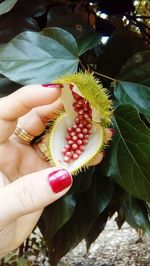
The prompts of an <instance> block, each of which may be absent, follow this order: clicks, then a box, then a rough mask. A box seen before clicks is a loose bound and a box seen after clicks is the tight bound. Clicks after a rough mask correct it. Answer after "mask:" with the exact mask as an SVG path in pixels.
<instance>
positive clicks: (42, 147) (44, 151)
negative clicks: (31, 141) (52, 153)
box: [36, 140, 49, 161]
mask: <svg viewBox="0 0 150 266" xmlns="http://www.w3.org/2000/svg"><path fill="white" fill-rule="evenodd" d="M36 145H37V147H38V148H39V150H40V152H41V153H42V154H43V155H44V157H45V159H46V160H47V161H49V151H48V148H47V146H46V145H45V143H43V142H42V140H40V141H39V142H38V143H37V144H36Z"/></svg>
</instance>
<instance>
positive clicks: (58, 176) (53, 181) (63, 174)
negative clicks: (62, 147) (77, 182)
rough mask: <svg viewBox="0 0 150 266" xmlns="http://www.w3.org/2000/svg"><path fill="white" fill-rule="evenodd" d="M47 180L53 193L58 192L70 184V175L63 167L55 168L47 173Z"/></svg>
mask: <svg viewBox="0 0 150 266" xmlns="http://www.w3.org/2000/svg"><path fill="white" fill-rule="evenodd" d="M48 182H49V184H50V186H51V188H52V191H53V192H54V193H58V192H60V191H62V190H64V189H65V188H67V187H69V186H70V185H71V184H72V176H71V175H70V174H69V173H68V172H67V170H65V169H61V170H57V171H54V172H52V173H50V174H49V175H48Z"/></svg>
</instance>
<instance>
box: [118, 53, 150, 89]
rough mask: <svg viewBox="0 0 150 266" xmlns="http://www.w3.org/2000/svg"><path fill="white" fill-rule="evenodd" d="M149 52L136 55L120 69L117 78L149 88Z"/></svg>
mask: <svg viewBox="0 0 150 266" xmlns="http://www.w3.org/2000/svg"><path fill="white" fill-rule="evenodd" d="M149 73H150V50H145V51H142V52H139V53H136V54H135V55H134V56H132V57H131V58H130V59H129V60H128V61H127V62H126V63H125V64H124V65H123V66H122V68H121V71H120V74H119V78H120V79H122V80H127V81H131V82H135V83H140V84H143V85H147V86H150V75H149Z"/></svg>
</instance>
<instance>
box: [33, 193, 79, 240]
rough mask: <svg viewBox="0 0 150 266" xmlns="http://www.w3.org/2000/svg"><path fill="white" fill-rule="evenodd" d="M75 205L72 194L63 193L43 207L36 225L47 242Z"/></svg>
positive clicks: (66, 219)
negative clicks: (62, 195)
mask: <svg viewBox="0 0 150 266" xmlns="http://www.w3.org/2000/svg"><path fill="white" fill-rule="evenodd" d="M75 206H76V200H75V199H74V198H73V196H72V195H65V196H64V197H62V198H60V199H59V200H57V201H56V202H54V203H53V204H51V205H49V206H48V207H47V208H45V210H44V212H43V214H42V216H41V218H40V221H39V224H38V225H39V228H40V230H41V232H42V234H43V236H44V239H45V240H46V241H47V242H48V241H50V239H51V238H52V236H53V235H54V234H55V233H56V232H57V231H58V230H59V229H60V228H61V227H62V226H63V225H64V224H65V223H66V222H67V221H68V220H69V219H70V217H71V216H72V214H73V212H74V209H75Z"/></svg>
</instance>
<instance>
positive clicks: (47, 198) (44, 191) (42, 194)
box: [0, 168, 72, 224]
mask: <svg viewBox="0 0 150 266" xmlns="http://www.w3.org/2000/svg"><path fill="white" fill-rule="evenodd" d="M71 184H72V177H71V175H70V174H69V173H68V172H67V170H65V169H58V168H48V169H44V170H42V171H38V172H35V173H32V174H29V175H25V176H23V177H21V178H20V179H17V180H16V181H15V182H13V183H11V184H9V185H7V186H5V187H3V188H1V189H0V209H1V212H0V224H5V223H7V222H10V221H11V220H14V219H16V218H18V217H20V216H22V215H24V214H28V213H32V212H35V211H37V210H40V209H42V208H44V207H45V206H47V205H49V204H50V203H52V202H54V201H55V200H57V199H58V198H60V197H61V196H63V195H64V194H65V193H66V192H67V191H68V190H69V188H70V186H71Z"/></svg>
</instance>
